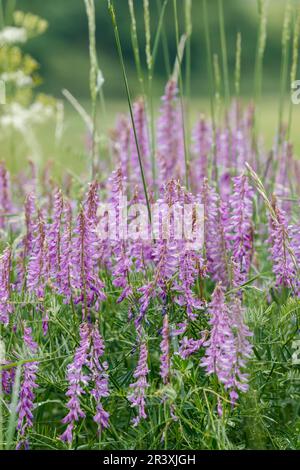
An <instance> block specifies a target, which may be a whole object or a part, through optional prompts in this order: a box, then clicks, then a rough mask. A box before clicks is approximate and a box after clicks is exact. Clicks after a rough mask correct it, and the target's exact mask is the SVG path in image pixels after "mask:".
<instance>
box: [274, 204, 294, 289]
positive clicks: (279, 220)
mask: <svg viewBox="0 0 300 470" xmlns="http://www.w3.org/2000/svg"><path fill="white" fill-rule="evenodd" d="M273 208H274V212H275V218H272V219H271V220H270V224H269V226H270V236H269V243H270V244H271V247H270V249H271V254H272V261H273V272H274V274H275V276H276V286H277V287H279V286H285V287H289V288H292V287H293V286H294V280H295V265H294V262H293V258H292V254H291V247H290V240H289V227H288V223H287V220H286V215H285V213H284V212H283V210H282V209H280V208H279V207H278V205H277V202H276V200H275V199H274V201H273Z"/></svg>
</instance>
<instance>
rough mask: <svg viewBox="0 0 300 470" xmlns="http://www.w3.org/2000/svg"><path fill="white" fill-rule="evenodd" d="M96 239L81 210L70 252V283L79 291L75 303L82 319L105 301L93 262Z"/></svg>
mask: <svg viewBox="0 0 300 470" xmlns="http://www.w3.org/2000/svg"><path fill="white" fill-rule="evenodd" d="M96 248H97V238H96V234H95V230H94V228H93V226H92V224H91V223H90V221H89V219H88V217H87V216H86V214H85V213H84V211H83V210H81V211H80V213H79V215H78V217H77V224H76V228H75V238H74V239H73V250H72V273H71V283H72V286H73V287H74V288H75V289H78V290H79V291H80V294H79V296H78V297H77V298H76V300H75V301H76V303H79V302H81V303H82V306H83V307H82V312H83V317H86V316H87V314H88V309H89V308H90V307H92V305H95V308H97V306H98V304H99V302H100V301H102V300H104V299H105V294H104V293H103V288H104V284H103V282H102V281H101V280H100V278H99V273H98V267H97V264H96V260H95V257H96V256H95V251H96Z"/></svg>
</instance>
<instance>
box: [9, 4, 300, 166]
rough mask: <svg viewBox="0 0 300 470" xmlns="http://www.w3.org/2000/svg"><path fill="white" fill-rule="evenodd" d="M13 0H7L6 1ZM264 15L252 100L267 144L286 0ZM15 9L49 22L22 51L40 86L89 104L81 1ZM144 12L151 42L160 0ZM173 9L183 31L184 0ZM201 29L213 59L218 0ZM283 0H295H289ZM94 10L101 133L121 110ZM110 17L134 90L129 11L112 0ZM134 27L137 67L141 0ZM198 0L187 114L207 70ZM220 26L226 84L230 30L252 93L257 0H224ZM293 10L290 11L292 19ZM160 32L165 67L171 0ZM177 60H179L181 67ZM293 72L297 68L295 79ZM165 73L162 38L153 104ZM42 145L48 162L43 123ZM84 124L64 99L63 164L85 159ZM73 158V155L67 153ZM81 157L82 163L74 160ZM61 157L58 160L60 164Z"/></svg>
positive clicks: (104, 18)
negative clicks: (257, 93)
mask: <svg viewBox="0 0 300 470" xmlns="http://www.w3.org/2000/svg"><path fill="white" fill-rule="evenodd" d="M12 1H13V0H12ZM267 3H268V19H267V43H266V50H265V59H264V79H263V87H262V98H261V100H260V102H259V113H258V117H259V123H258V124H259V129H260V133H262V134H263V135H264V137H265V142H266V144H267V146H268V147H270V146H271V145H272V142H273V140H274V136H275V134H276V132H277V128H278V107H279V90H280V66H281V42H282V26H283V20H284V11H285V8H286V5H287V0H269V1H268V2H267ZM15 4H16V8H17V9H20V10H23V11H25V12H32V13H35V14H37V15H39V16H41V17H43V18H45V19H46V20H47V21H48V22H49V28H48V30H47V32H46V33H45V34H44V35H43V36H40V37H37V38H35V39H32V40H31V41H29V42H28V43H27V44H26V45H25V46H24V48H25V51H27V52H29V53H30V54H32V55H33V57H35V58H36V59H37V60H38V61H39V63H40V65H41V69H40V74H41V76H42V77H43V83H42V85H41V86H40V87H39V90H40V91H43V92H46V93H49V94H53V95H54V96H56V97H57V98H60V99H63V96H62V93H61V91H62V89H63V88H67V89H68V90H69V91H70V92H71V93H72V94H73V95H74V96H76V98H77V99H78V100H79V101H80V102H81V103H82V104H83V105H84V106H85V107H86V109H87V110H88V111H89V110H90V103H89V52H88V27H87V18H86V12H85V6H84V1H83V0H48V1H46V0H16V2H15ZM149 4H150V13H151V30H152V43H153V38H154V35H155V32H156V29H157V23H158V12H159V8H160V5H161V4H162V0H149ZM177 4H178V12H179V21H180V24H179V29H180V31H179V32H180V34H181V33H183V32H184V31H185V25H184V7H185V0H177ZM207 4H208V16H209V29H210V35H211V43H212V53H217V54H218V55H219V58H220V61H221V44H220V33H219V21H218V0H208V1H207ZM291 4H292V5H294V6H299V4H300V2H299V0H291ZM95 5H96V17H97V51H98V59H99V66H100V68H101V70H102V73H103V76H104V79H105V82H104V86H103V92H104V95H105V99H106V113H105V114H103V113H101V109H100V111H99V119H98V123H99V127H100V126H101V130H102V132H103V133H106V132H107V131H108V129H109V128H111V127H112V126H113V122H114V120H115V118H116V115H117V114H118V113H119V112H124V111H126V110H127V104H126V95H125V90H124V84H123V81H122V74H121V68H120V63H119V61H118V56H117V52H116V47H115V39H114V34H113V29H112V24H111V19H110V16H109V13H108V10H107V1H106V0H95ZM114 5H115V9H116V14H117V21H118V26H119V30H120V36H121V42H122V47H123V51H124V55H125V62H126V69H127V74H128V78H129V83H130V88H131V92H132V95H133V97H135V96H138V95H139V93H140V88H139V86H138V81H137V73H136V69H135V65H134V59H133V52H132V45H131V37H130V16H129V9H128V2H127V0H114ZM134 5H135V10H136V19H137V30H138V37H139V41H140V49H141V54H142V59H143V66H144V70H145V74H146V64H145V53H144V49H145V31H144V17H143V0H134ZM202 5H203V3H202V0H193V10H192V20H193V33H192V38H191V57H192V60H191V63H192V70H191V78H192V81H191V94H192V100H191V106H190V110H191V115H192V118H193V119H194V118H196V116H197V115H199V114H200V113H203V112H204V113H207V114H208V113H209V109H210V108H209V80H208V74H207V66H206V64H207V57H206V48H205V29H204V18H203V7H202ZM224 15H225V28H226V39H227V49H228V63H229V70H230V85H231V91H232V92H233V88H234V65H235V54H236V37H237V33H238V32H241V34H242V61H241V95H242V96H243V98H244V100H245V101H247V100H250V99H251V98H253V95H254V86H253V84H254V66H255V55H256V48H257V33H258V19H259V16H258V2H257V0H224ZM293 21H294V17H292V23H293ZM164 28H165V34H166V38H167V44H168V50H169V55H170V62H171V66H172V67H173V63H174V60H175V57H176V36H175V27H174V16H173V0H169V4H168V6H167V10H166V13H165V21H164ZM184 67H185V63H184V62H183V69H184ZM298 77H299V78H300V74H297V78H298ZM167 78H168V74H167V70H166V65H165V61H164V54H163V47H162V44H160V45H159V48H158V56H157V62H156V67H155V77H154V88H153V90H154V101H155V107H156V109H157V108H158V105H159V98H160V96H161V95H162V94H163V89H164V85H165V83H166V81H167ZM289 101H290V100H289V90H288V88H287V90H286V106H285V116H287V114H288V110H289ZM299 125H300V105H299V106H295V105H294V106H293V125H292V130H291V140H292V141H293V142H294V144H295V151H296V152H300V134H299V132H298V127H299ZM41 133H42V138H43V140H44V141H46V142H47V141H48V145H46V147H45V148H46V149H47V150H46V155H45V156H46V157H47V158H48V157H50V158H52V157H53V155H55V159H56V161H61V160H59V159H60V158H61V157H60V155H58V150H57V149H56V148H54V147H53V132H52V131H51V130H50V129H49V127H47V128H46V129H44V130H42V131H41ZM84 133H85V127H84V124H83V122H82V120H81V118H80V117H79V116H78V115H77V114H76V112H75V111H74V110H73V109H72V108H71V107H70V106H69V105H68V104H67V106H66V128H65V139H64V141H63V143H62V146H63V148H62V149H60V151H61V155H63V157H62V159H63V162H64V163H66V162H67V163H66V164H67V165H68V166H69V167H73V166H74V161H75V160H76V165H77V167H78V168H81V167H82V168H83V167H84V165H85V160H86V150H85V142H84ZM74 157H75V160H74ZM81 163H82V165H81ZM60 164H61V163H60Z"/></svg>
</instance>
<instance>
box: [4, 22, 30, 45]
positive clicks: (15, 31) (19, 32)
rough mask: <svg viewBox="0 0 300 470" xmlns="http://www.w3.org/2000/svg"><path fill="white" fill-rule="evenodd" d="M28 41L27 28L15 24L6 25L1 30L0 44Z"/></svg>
mask: <svg viewBox="0 0 300 470" xmlns="http://www.w3.org/2000/svg"><path fill="white" fill-rule="evenodd" d="M26 41H27V32H26V29H25V28H16V27H14V26H6V27H5V28H4V29H2V31H0V44H1V45H4V44H16V43H19V42H21V43H24V42H26Z"/></svg>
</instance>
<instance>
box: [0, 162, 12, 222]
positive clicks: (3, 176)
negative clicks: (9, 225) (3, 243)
mask: <svg viewBox="0 0 300 470" xmlns="http://www.w3.org/2000/svg"><path fill="white" fill-rule="evenodd" d="M11 210H12V201H11V192H10V178H9V173H8V171H7V169H6V168H5V166H4V163H3V162H1V163H0V229H2V230H3V229H4V228H5V226H6V220H7V218H6V217H5V216H7V214H9V213H10V212H11Z"/></svg>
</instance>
